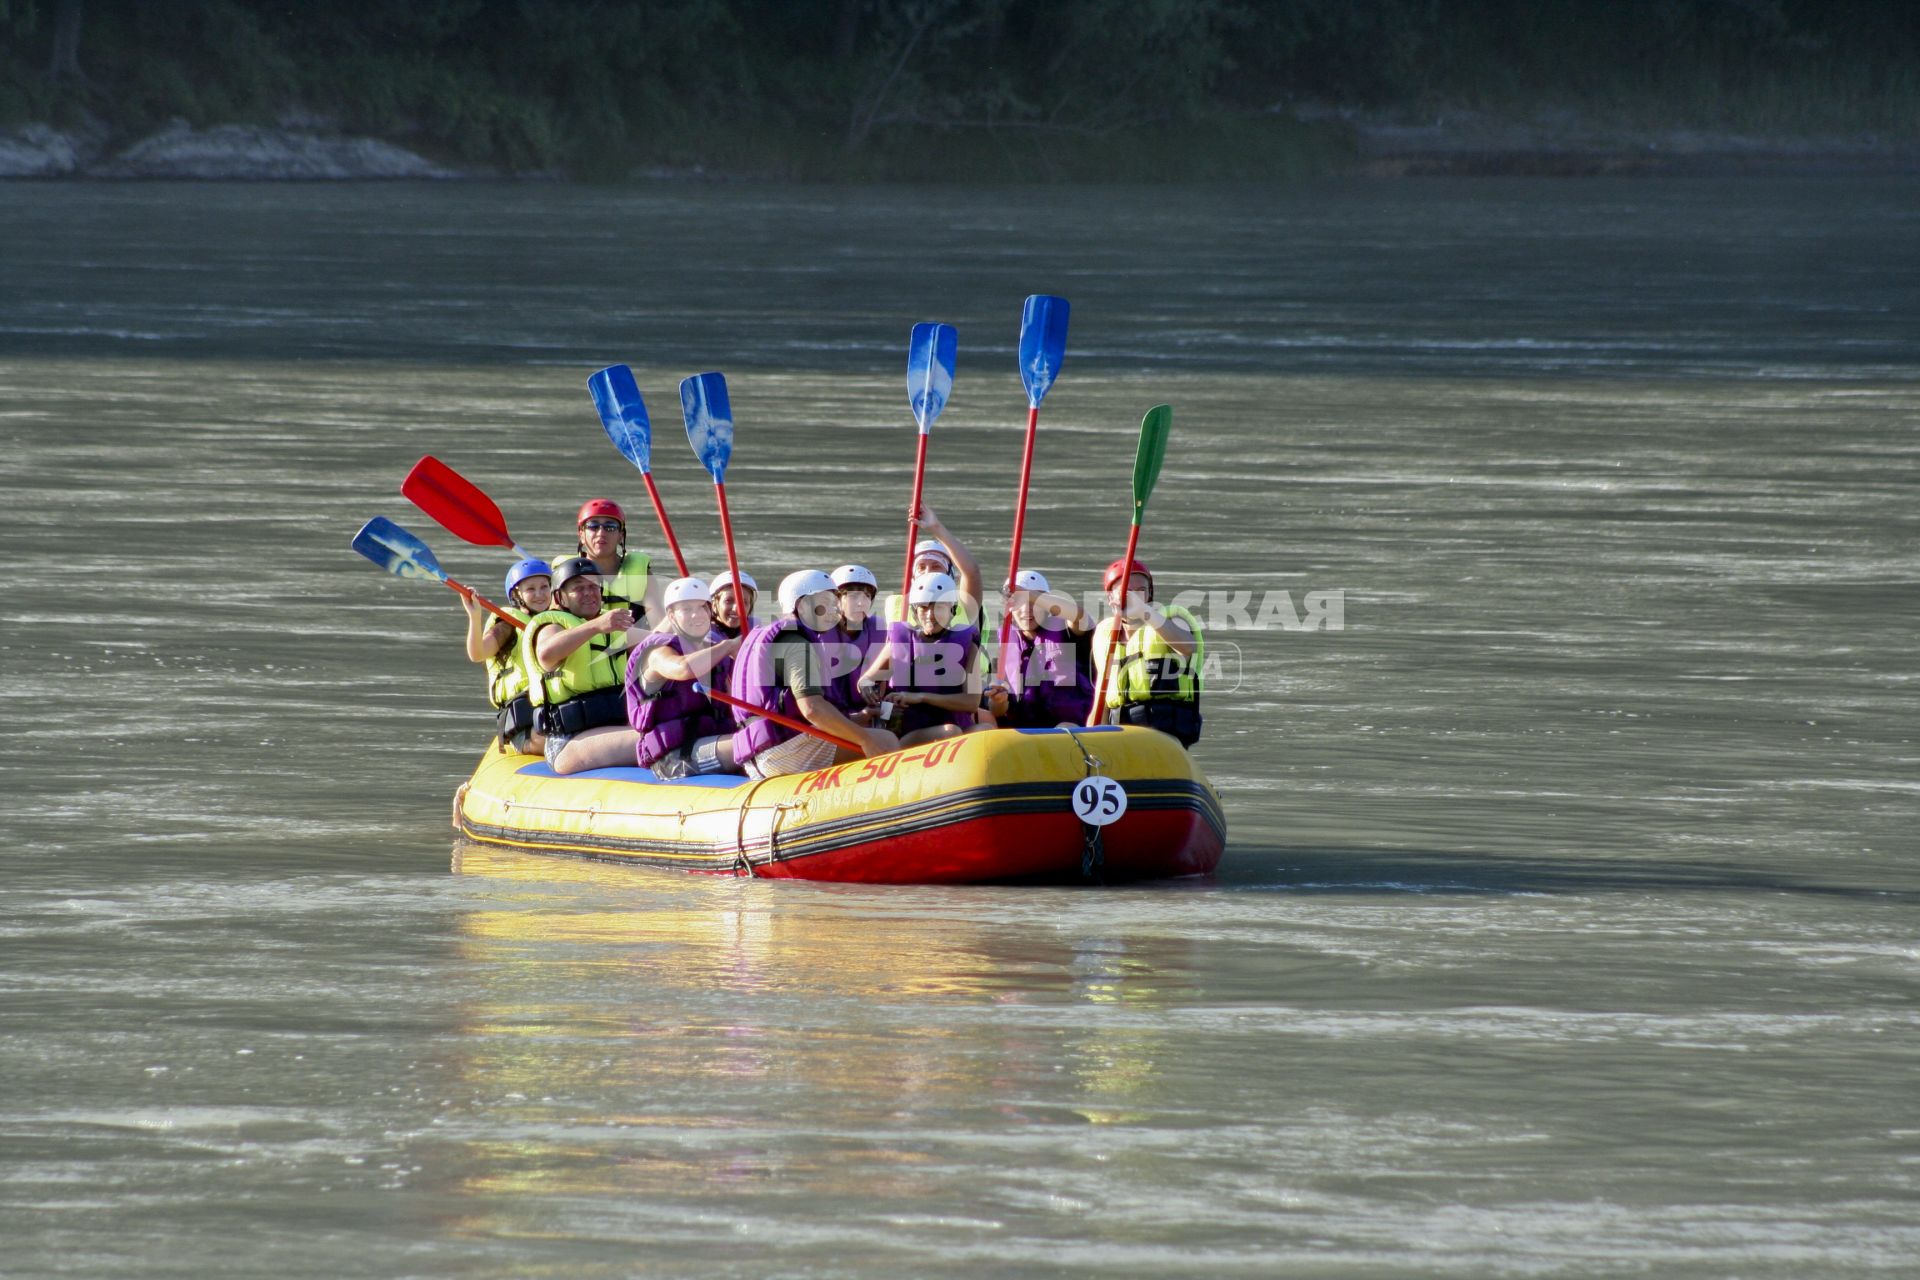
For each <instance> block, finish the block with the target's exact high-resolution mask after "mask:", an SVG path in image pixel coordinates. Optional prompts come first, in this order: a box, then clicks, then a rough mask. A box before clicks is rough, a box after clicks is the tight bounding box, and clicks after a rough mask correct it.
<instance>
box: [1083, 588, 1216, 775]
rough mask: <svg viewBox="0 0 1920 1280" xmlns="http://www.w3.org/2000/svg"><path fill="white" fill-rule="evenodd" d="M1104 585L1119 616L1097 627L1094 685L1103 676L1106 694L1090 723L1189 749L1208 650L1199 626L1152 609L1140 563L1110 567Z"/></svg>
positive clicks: (1173, 612) (1182, 613) (1178, 610)
mask: <svg viewBox="0 0 1920 1280" xmlns="http://www.w3.org/2000/svg"><path fill="white" fill-rule="evenodd" d="M1105 585H1106V589H1107V605H1108V607H1109V608H1111V609H1112V610H1113V614H1114V616H1113V617H1111V618H1108V619H1107V620H1106V621H1105V622H1102V623H1101V624H1100V625H1099V626H1098V627H1096V628H1095V629H1094V633H1093V661H1094V687H1095V688H1096V689H1097V688H1100V687H1101V683H1102V681H1101V676H1102V673H1103V672H1104V674H1105V687H1106V691H1107V692H1106V697H1105V699H1104V701H1103V705H1101V706H1098V707H1095V708H1094V709H1093V711H1092V713H1091V714H1090V715H1089V716H1088V717H1087V723H1088V724H1137V725H1145V726H1146V727H1147V728H1150V729H1158V730H1160V731H1161V732H1162V733H1170V734H1172V735H1173V736H1174V737H1176V738H1178V739H1179V740H1180V743H1181V745H1182V746H1187V747H1191V746H1192V745H1193V744H1194V743H1196V742H1198V741H1199V740H1200V664H1201V663H1202V662H1203V661H1205V659H1206V652H1207V650H1206V638H1205V637H1204V636H1202V635H1201V634H1200V620H1199V619H1198V618H1196V617H1194V616H1193V613H1192V611H1191V610H1189V609H1187V608H1185V607H1183V606H1181V605H1177V604H1170V605H1167V606H1165V607H1164V608H1163V607H1162V606H1160V605H1157V604H1155V603H1154V602H1153V574H1152V572H1151V571H1149V570H1148V568H1147V566H1145V565H1144V564H1141V563H1140V562H1139V561H1138V560H1133V561H1128V560H1125V559H1121V560H1115V561H1114V562H1113V563H1112V564H1110V565H1108V566H1107V572H1106V577H1105ZM1116 628H1117V629H1118V634H1117V635H1116ZM1109 659H1111V660H1109Z"/></svg>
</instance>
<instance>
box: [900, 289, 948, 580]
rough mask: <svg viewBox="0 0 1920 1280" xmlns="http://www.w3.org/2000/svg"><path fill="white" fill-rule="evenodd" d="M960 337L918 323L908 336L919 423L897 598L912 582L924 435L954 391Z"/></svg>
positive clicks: (912, 402)
mask: <svg viewBox="0 0 1920 1280" xmlns="http://www.w3.org/2000/svg"><path fill="white" fill-rule="evenodd" d="M959 346H960V336H959V334H958V333H956V332H955V330H954V327H953V326H952V325H950V324H917V325H915V326H913V334H912V336H911V337H909V338H908V339H907V404H908V406H909V407H910V408H911V409H912V410H913V420H914V421H915V422H916V423H918V424H919V426H920V445H919V449H918V450H917V452H916V453H915V455H914V460H913V505H912V506H910V507H908V508H907V565H906V568H905V569H903V570H902V571H901V574H900V599H901V601H902V603H903V604H904V602H905V601H906V598H907V591H908V589H909V588H910V587H912V585H913V544H914V543H916V542H918V541H919V540H920V485H921V482H922V480H924V479H925V478H926V474H927V435H928V433H929V432H931V431H932V430H933V420H934V419H935V418H937V417H939V416H940V411H941V410H942V409H944V408H946V407H947V397H948V396H950V395H952V394H953V364H954V357H955V354H956V353H957V352H958V350H959Z"/></svg>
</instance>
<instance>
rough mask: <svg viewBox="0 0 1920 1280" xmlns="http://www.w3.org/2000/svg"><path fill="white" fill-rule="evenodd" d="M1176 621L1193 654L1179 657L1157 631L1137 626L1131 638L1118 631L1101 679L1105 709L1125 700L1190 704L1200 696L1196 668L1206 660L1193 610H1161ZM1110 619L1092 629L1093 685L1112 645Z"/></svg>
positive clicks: (1173, 606) (1203, 640)
mask: <svg viewBox="0 0 1920 1280" xmlns="http://www.w3.org/2000/svg"><path fill="white" fill-rule="evenodd" d="M1162 612H1163V613H1165V614H1166V615H1167V617H1169V618H1177V619H1179V620H1180V621H1181V622H1183V623H1185V624H1186V627H1187V630H1188V631H1190V632H1192V633H1193V652H1192V653H1191V654H1188V655H1186V656H1184V657H1183V656H1182V655H1180V654H1179V653H1176V652H1175V651H1174V648H1173V646H1172V645H1170V644H1168V643H1167V642H1166V640H1165V639H1163V638H1162V637H1161V635H1160V633H1159V632H1158V631H1155V630H1154V629H1153V628H1152V627H1149V626H1147V625H1146V624H1145V623H1142V624H1141V625H1140V626H1138V627H1136V628H1134V631H1133V634H1132V635H1126V634H1125V633H1124V632H1123V633H1122V645H1121V649H1120V653H1119V657H1118V660H1117V663H1116V668H1117V669H1116V670H1115V671H1114V672H1113V673H1111V674H1109V675H1108V676H1107V701H1106V705H1107V709H1108V710H1113V709H1115V708H1118V707H1124V706H1126V705H1127V704H1128V703H1130V702H1195V701H1198V700H1199V697H1200V664H1201V663H1202V662H1204V661H1205V660H1206V656H1207V641H1206V637H1205V636H1203V635H1201V634H1200V620H1199V619H1198V618H1196V617H1194V616H1193V612H1192V611H1191V610H1189V609H1186V608H1183V607H1182V606H1180V605H1177V604H1170V605H1168V606H1166V608H1165V609H1163V610H1162ZM1115 625H1116V623H1115V620H1114V619H1113V618H1108V619H1107V620H1106V621H1105V622H1102V623H1101V624H1100V625H1099V626H1097V627H1095V628H1094V630H1093V661H1094V681H1095V683H1096V684H1098V683H1099V678H1100V672H1101V670H1102V669H1103V668H1105V667H1106V665H1107V652H1108V650H1109V648H1111V646H1112V644H1113V628H1114V626H1115Z"/></svg>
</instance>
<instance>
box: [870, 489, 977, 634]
mask: <svg viewBox="0 0 1920 1280" xmlns="http://www.w3.org/2000/svg"><path fill="white" fill-rule="evenodd" d="M920 532H921V533H923V534H925V535H926V536H925V537H923V538H921V539H920V541H918V542H916V543H914V544H913V573H912V575H911V576H912V580H913V581H914V582H918V581H919V580H920V579H921V578H923V577H925V576H926V575H928V574H930V573H944V574H946V575H948V576H949V577H951V578H952V579H953V580H954V581H955V582H957V583H959V584H960V600H959V604H958V606H957V607H956V608H955V610H954V615H953V620H954V622H955V623H956V624H958V625H959V626H963V627H964V626H966V625H967V624H968V623H970V622H972V621H974V619H975V618H976V617H977V616H978V615H979V612H980V562H979V561H978V560H975V559H974V558H973V552H971V551H969V550H967V544H966V543H964V542H962V541H960V539H958V538H956V537H954V536H953V530H951V529H949V528H947V526H946V525H944V524H942V523H940V517H939V516H937V515H935V514H934V512H933V508H932V507H929V506H928V505H926V504H925V503H924V502H923V503H921V504H920ZM909 594H911V589H909ZM908 616H909V615H908V602H907V601H904V600H902V599H901V598H900V597H899V596H897V595H890V596H888V597H887V604H886V608H885V609H884V610H882V611H881V617H882V618H883V619H885V620H886V621H887V622H905V621H907V620H908Z"/></svg>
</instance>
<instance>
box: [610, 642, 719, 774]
mask: <svg viewBox="0 0 1920 1280" xmlns="http://www.w3.org/2000/svg"><path fill="white" fill-rule="evenodd" d="M661 645H666V646H668V647H670V648H671V649H672V650H673V651H674V652H675V653H677V654H679V655H680V656H681V657H683V658H684V657H685V656H686V654H687V644H686V641H685V640H683V639H682V638H681V637H680V635H679V633H677V632H670V631H656V632H654V633H653V634H651V635H649V636H648V637H647V638H646V639H645V640H642V641H641V642H640V647H639V648H638V649H636V650H634V652H633V658H632V660H631V661H629V662H628V663H627V723H628V724H631V725H632V726H633V727H634V729H635V731H636V732H638V733H639V735H640V741H639V742H638V743H637V744H636V745H635V746H634V749H633V754H634V757H635V759H637V760H638V761H639V763H640V767H641V768H642V769H650V768H652V767H653V762H654V761H656V760H658V759H660V758H661V757H662V756H664V755H667V754H668V753H670V752H673V751H677V750H679V749H680V748H681V747H684V746H686V745H688V744H689V743H693V742H697V741H698V740H699V739H701V738H707V737H711V736H713V735H714V734H716V733H720V732H722V731H723V726H722V725H721V723H720V715H719V713H718V712H717V711H716V710H715V708H714V705H713V703H712V702H710V701H709V700H708V699H707V695H706V694H704V693H702V692H701V691H700V690H699V689H698V688H696V687H695V682H694V681H692V680H669V681H667V683H666V684H665V685H664V686H662V687H661V690H660V692H658V693H656V694H654V695H653V696H652V697H651V698H649V697H648V696H647V692H646V688H645V686H644V685H643V684H642V683H641V681H642V679H643V677H644V676H645V675H646V673H647V651H648V650H649V649H654V648H658V647H659V646H661ZM703 647H704V646H703Z"/></svg>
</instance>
